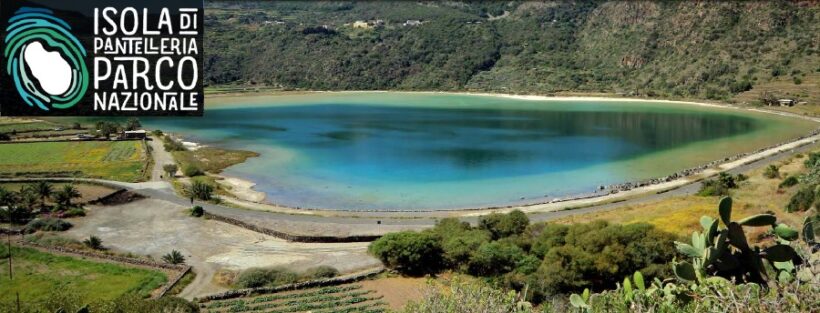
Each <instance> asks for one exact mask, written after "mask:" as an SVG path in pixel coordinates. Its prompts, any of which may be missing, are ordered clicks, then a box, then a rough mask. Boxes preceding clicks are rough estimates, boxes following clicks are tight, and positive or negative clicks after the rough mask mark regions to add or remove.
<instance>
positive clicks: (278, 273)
mask: <svg viewBox="0 0 820 313" xmlns="http://www.w3.org/2000/svg"><path fill="white" fill-rule="evenodd" d="M298 278H299V275H297V274H296V273H294V272H292V271H289V270H286V269H283V268H276V267H274V268H250V269H247V270H245V271H243V272H242V273H241V274H239V277H238V278H237V279H236V285H237V286H239V287H241V288H257V287H264V286H279V285H284V284H292V283H295V282H297V281H299V279H298Z"/></svg>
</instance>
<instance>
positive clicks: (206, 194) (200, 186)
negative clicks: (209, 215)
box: [187, 180, 214, 201]
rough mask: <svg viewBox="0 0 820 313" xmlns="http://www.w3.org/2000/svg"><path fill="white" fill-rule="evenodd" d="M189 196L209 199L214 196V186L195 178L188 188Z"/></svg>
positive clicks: (203, 199) (204, 199)
mask: <svg viewBox="0 0 820 313" xmlns="http://www.w3.org/2000/svg"><path fill="white" fill-rule="evenodd" d="M187 193H188V196H190V197H193V198H195V199H199V200H202V201H209V200H211V199H212V198H213V193H214V187H213V186H211V185H210V184H208V183H205V182H202V181H199V180H194V181H193V182H191V186H190V187H189V188H188V190H187Z"/></svg>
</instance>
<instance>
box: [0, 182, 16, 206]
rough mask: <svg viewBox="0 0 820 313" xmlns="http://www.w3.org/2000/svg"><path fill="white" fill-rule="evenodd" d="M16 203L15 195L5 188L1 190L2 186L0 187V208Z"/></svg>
mask: <svg viewBox="0 0 820 313" xmlns="http://www.w3.org/2000/svg"><path fill="white" fill-rule="evenodd" d="M16 202H17V195H15V194H14V192H11V191H9V190H8V189H6V188H3V186H0V207H4V206H11V205H13V204H16Z"/></svg>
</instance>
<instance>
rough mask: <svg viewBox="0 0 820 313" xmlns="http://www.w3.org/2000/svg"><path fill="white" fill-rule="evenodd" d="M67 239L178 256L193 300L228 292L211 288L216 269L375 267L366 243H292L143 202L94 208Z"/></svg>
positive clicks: (150, 201)
mask: <svg viewBox="0 0 820 313" xmlns="http://www.w3.org/2000/svg"><path fill="white" fill-rule="evenodd" d="M71 222H72V223H73V224H74V225H75V226H74V227H73V228H72V229H71V230H69V231H68V232H66V235H67V236H69V237H72V238H75V239H80V240H81V239H84V238H88V236H90V235H95V236H98V237H100V239H102V241H103V245H104V246H106V247H109V248H111V249H114V250H116V251H122V252H131V253H134V254H140V255H149V256H151V257H153V258H154V259H160V258H161V257H162V255H164V254H166V253H168V252H170V251H171V250H179V251H180V252H182V254H183V255H184V256H185V258H186V263H187V264H189V265H191V266H193V268H194V271H195V272H196V273H197V277H196V279H195V280H194V282H192V283H191V284H190V285H189V286H188V287H187V288H185V290H184V291H183V292H182V294H180V296H182V297H185V298H188V299H191V298H193V297H196V296H199V295H204V294H210V293H215V292H220V291H224V290H227V287H226V286H221V285H219V284H217V283H215V282H214V275H215V274H216V273H217V271H219V270H220V269H227V270H242V269H247V268H251V267H266V266H284V267H287V268H289V269H292V270H295V271H301V270H305V269H307V268H310V267H314V266H319V265H329V266H333V267H335V268H337V269H339V270H340V271H342V272H350V271H354V270H358V269H362V268H368V267H372V266H376V265H379V264H380V263H379V261H378V260H376V259H374V258H372V257H371V256H369V255H368V254H367V245H368V244H367V243H332V244H323V243H318V244H305V243H292V242H287V241H284V240H281V239H277V238H273V237H270V236H266V235H262V234H259V233H256V232H252V231H249V230H246V229H243V228H239V227H236V226H233V225H229V224H225V223H220V222H216V221H210V220H204V219H199V218H192V217H190V216H188V214H187V212H186V208H185V207H182V206H179V205H175V204H173V203H170V202H166V201H162V200H156V199H145V200H140V201H136V202H132V203H129V204H125V205H118V206H92V207H89V212H88V215H87V216H86V217H84V218H79V219H73V220H72V221H71Z"/></svg>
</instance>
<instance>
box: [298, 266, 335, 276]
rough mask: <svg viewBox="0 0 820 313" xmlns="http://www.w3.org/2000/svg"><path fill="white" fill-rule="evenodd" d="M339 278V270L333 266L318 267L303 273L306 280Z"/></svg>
mask: <svg viewBox="0 0 820 313" xmlns="http://www.w3.org/2000/svg"><path fill="white" fill-rule="evenodd" d="M336 276H339V270H337V269H336V268H335V267H332V266H326V265H323V266H317V267H312V268H309V269H307V270H306V271H305V272H304V273H302V277H304V278H306V279H322V278H331V277H336Z"/></svg>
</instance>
